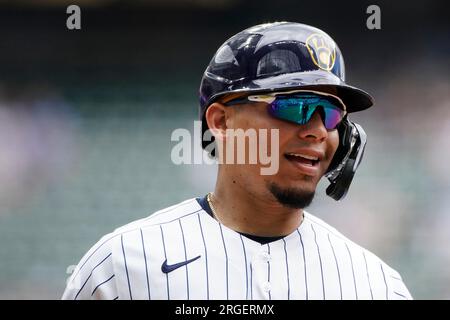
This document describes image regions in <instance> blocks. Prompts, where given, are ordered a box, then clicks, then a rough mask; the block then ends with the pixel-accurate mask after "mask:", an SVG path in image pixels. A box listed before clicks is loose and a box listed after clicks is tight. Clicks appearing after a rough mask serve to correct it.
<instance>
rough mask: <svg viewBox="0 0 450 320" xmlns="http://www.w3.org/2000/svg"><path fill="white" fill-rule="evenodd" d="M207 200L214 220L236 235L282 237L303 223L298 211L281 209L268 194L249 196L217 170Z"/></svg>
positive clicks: (226, 175)
mask: <svg viewBox="0 0 450 320" xmlns="http://www.w3.org/2000/svg"><path fill="white" fill-rule="evenodd" d="M211 198H212V199H211V200H212V205H213V209H214V211H215V215H216V219H218V220H219V221H220V222H221V223H222V224H223V225H225V226H227V227H229V228H230V229H232V230H235V231H237V232H242V233H247V234H251V235H256V236H266V237H274V236H284V235H288V234H290V233H292V232H293V231H294V230H295V229H297V228H298V227H299V225H300V224H301V222H302V219H303V210H302V209H293V208H288V207H285V206H283V205H282V204H280V203H279V202H278V201H277V200H276V198H275V197H274V196H273V195H272V194H271V193H270V192H269V191H268V190H267V191H266V192H261V194H258V193H256V192H251V191H249V188H246V187H245V186H243V185H242V184H240V183H238V181H237V179H233V177H232V176H230V175H229V174H224V172H223V170H220V169H219V173H218V178H217V183H216V187H215V190H214V194H213V195H212V197H211Z"/></svg>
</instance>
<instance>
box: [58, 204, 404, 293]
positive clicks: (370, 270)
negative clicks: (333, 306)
mask: <svg viewBox="0 0 450 320" xmlns="http://www.w3.org/2000/svg"><path fill="white" fill-rule="evenodd" d="M196 257H199V258H197V259H196V260H193V261H191V262H189V263H187V264H183V263H186V262H187V261H188V260H190V259H194V258H196ZM166 260H167V264H168V265H169V266H173V265H175V264H177V263H181V264H182V266H181V267H178V268H174V270H172V271H170V270H166V271H170V272H168V273H164V272H163V271H162V265H163V263H164V261H166ZM63 299H183V300H185V299H186V300H187V299H224V300H226V299H411V295H410V293H409V292H408V289H407V288H406V286H405V285H404V283H403V281H402V279H401V277H400V275H399V274H398V273H397V272H396V271H395V270H393V269H392V268H390V267H389V266H388V265H386V264H385V263H384V262H382V261H381V260H380V259H379V258H378V257H376V256H375V255H374V254H372V253H371V252H369V251H367V250H365V249H363V248H361V247H360V246H358V245H356V244H355V243H353V242H352V241H350V240H348V239H347V238H346V237H344V236H343V235H342V234H340V233H339V232H338V231H336V230H335V229H334V228H332V227H331V226H329V225H328V224H326V223H325V222H323V221H322V220H320V219H318V218H316V217H314V216H313V215H311V214H309V213H307V212H305V218H304V220H303V222H302V224H301V225H300V227H299V228H298V229H297V230H295V231H294V232H292V233H291V234H289V235H287V236H286V237H284V238H282V239H279V240H276V241H273V242H270V243H267V244H263V245H262V244H260V243H259V242H256V241H254V240H251V239H249V238H247V237H245V236H242V235H241V234H240V233H238V232H235V231H233V230H231V229H229V228H227V227H226V226H224V225H222V224H220V223H219V222H218V221H216V220H215V219H213V218H212V217H211V216H210V215H209V214H208V213H207V212H206V211H205V210H203V209H202V207H201V206H200V204H199V203H198V201H197V200H196V199H195V198H194V199H189V200H186V201H184V202H182V203H179V204H177V205H175V206H172V207H169V208H167V209H164V210H160V211H158V212H156V213H154V214H153V215H151V216H150V217H148V218H145V219H141V220H138V221H135V222H132V223H130V224H128V225H125V226H123V227H121V228H119V229H117V230H115V231H114V232H112V233H110V234H108V235H106V236H104V237H103V238H102V239H101V240H100V241H99V242H98V243H97V244H95V245H94V246H93V247H92V248H91V249H90V250H89V251H88V252H87V253H86V255H85V256H84V257H83V258H82V259H81V261H80V263H79V264H78V266H77V268H76V269H75V271H74V273H73V274H72V277H71V279H70V281H69V284H68V285H67V288H66V290H65V292H64V295H63Z"/></svg>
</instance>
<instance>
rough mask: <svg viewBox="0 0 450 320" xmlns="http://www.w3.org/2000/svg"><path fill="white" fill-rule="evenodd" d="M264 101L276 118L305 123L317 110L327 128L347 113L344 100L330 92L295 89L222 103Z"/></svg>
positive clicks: (336, 123) (335, 125)
mask: <svg viewBox="0 0 450 320" xmlns="http://www.w3.org/2000/svg"><path fill="white" fill-rule="evenodd" d="M249 101H250V102H266V103H267V104H268V112H269V114H270V115H272V116H273V117H275V118H277V119H281V120H286V121H290V122H294V123H297V124H306V123H307V122H308V121H309V120H311V118H312V116H313V115H314V113H315V112H316V111H317V112H319V114H320V115H321V118H322V121H323V124H324V126H325V128H326V129H327V130H334V129H336V127H337V126H338V125H339V123H341V121H342V119H343V118H344V116H345V115H346V114H347V111H346V107H345V104H344V102H343V101H342V100H341V99H340V98H338V97H336V96H334V95H331V94H327V93H323V92H317V91H311V90H308V91H305V90H296V91H288V92H278V93H276V92H275V93H270V94H263V95H250V96H247V97H243V98H237V99H233V100H231V101H229V102H227V103H224V105H227V106H228V105H234V104H242V103H248V102H249Z"/></svg>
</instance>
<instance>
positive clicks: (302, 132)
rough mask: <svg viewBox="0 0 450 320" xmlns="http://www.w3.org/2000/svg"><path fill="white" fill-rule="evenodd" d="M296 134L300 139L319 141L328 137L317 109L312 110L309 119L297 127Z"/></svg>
mask: <svg viewBox="0 0 450 320" xmlns="http://www.w3.org/2000/svg"><path fill="white" fill-rule="evenodd" d="M298 135H299V137H300V138H302V139H312V140H317V141H319V142H322V141H324V140H325V139H326V138H327V137H328V131H327V129H326V128H325V124H324V123H323V120H322V117H321V116H320V114H319V112H318V111H316V112H314V114H313V115H312V117H311V119H309V121H308V122H307V123H306V124H304V125H302V126H301V127H300V128H299V131H298Z"/></svg>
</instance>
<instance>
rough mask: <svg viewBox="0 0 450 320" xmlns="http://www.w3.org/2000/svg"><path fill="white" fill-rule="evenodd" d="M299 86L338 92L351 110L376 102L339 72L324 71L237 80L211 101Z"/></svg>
mask: <svg viewBox="0 0 450 320" xmlns="http://www.w3.org/2000/svg"><path fill="white" fill-rule="evenodd" d="M237 88H239V89H237ZM295 89H311V90H315V91H321V92H325V93H331V94H334V95H336V96H338V97H339V98H341V99H342V101H343V102H344V103H345V105H346V107H347V112H358V111H362V110H365V109H368V108H370V107H371V106H372V105H373V104H374V99H373V98H372V96H371V95H370V94H369V93H367V92H365V91H364V90H361V89H359V88H356V87H353V86H350V85H348V84H346V83H344V82H343V81H341V79H339V78H338V77H336V76H335V75H333V74H331V73H329V72H326V71H323V70H314V71H309V72H297V73H287V74H280V75H278V76H271V77H267V78H259V79H255V80H253V81H251V82H247V83H246V82H245V80H243V81H239V83H233V84H232V85H231V87H230V88H229V90H227V91H226V92H220V93H217V94H215V95H214V96H212V97H211V99H210V101H211V102H210V103H212V102H214V101H217V99H218V98H219V97H221V96H224V95H226V94H230V93H239V92H242V93H244V92H248V93H261V92H274V91H289V90H295Z"/></svg>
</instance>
